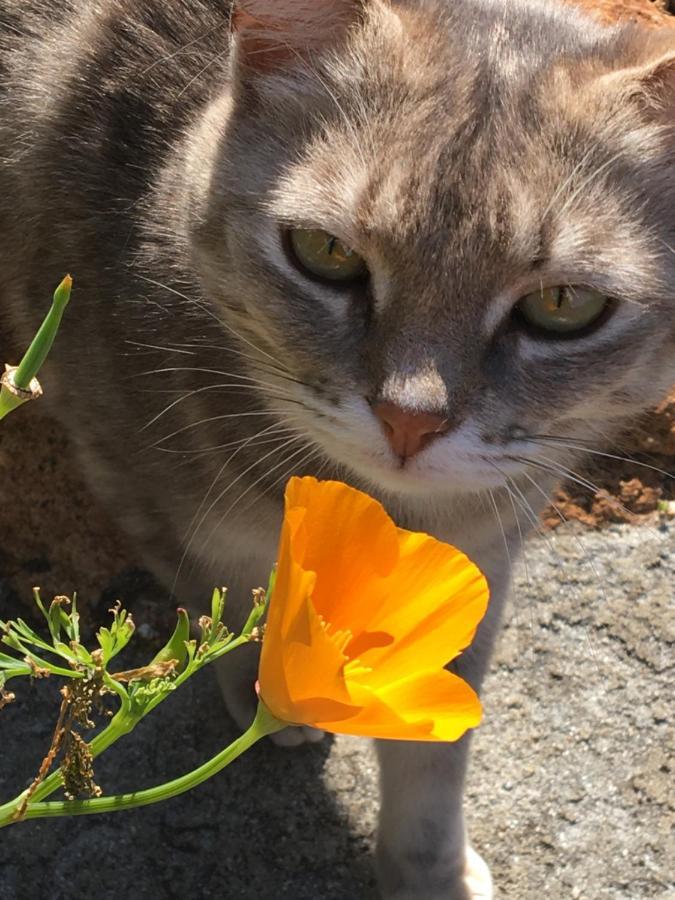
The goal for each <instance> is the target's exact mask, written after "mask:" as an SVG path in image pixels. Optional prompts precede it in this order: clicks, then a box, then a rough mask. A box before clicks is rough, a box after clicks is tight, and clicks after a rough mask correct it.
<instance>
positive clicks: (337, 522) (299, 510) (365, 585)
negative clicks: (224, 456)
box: [259, 478, 488, 741]
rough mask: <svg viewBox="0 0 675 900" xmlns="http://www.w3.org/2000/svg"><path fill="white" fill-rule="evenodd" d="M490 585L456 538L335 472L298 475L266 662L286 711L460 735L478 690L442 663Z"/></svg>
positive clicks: (319, 720)
mask: <svg viewBox="0 0 675 900" xmlns="http://www.w3.org/2000/svg"><path fill="white" fill-rule="evenodd" d="M487 602H488V587H487V583H486V581H485V578H484V577H483V575H482V574H481V572H480V571H479V569H478V568H476V566H475V565H474V564H473V563H472V562H470V560H468V559H467V557H466V556H464V554H463V553H460V551H459V550H456V549H455V548H454V547H450V546H449V545H448V544H443V543H441V542H440V541H437V540H435V538H432V537H430V536H429V535H426V534H420V533H416V532H412V531H404V530H403V529H402V528H397V527H396V525H394V523H393V522H392V520H391V519H390V518H389V516H388V515H387V514H386V512H385V511H384V509H383V508H382V506H381V505H380V504H379V503H377V502H376V501H375V500H373V499H372V498H371V497H368V496H367V495H366V494H363V493H361V492H360V491H357V490H355V489H354V488H350V487H348V486H347V485H345V484H341V483H340V482H336V481H324V482H319V481H317V480H316V479H315V478H293V479H291V481H290V482H289V484H288V487H287V488H286V514H285V517H284V523H283V527H282V531H281V539H280V543H279V558H278V570H277V574H276V583H275V585H274V589H273V592H272V597H271V600H270V607H269V612H268V617H267V627H266V631H265V639H264V641H263V648H262V658H261V662H260V683H259V689H260V697H261V700H262V701H263V703H264V704H265V706H266V707H267V708H268V709H269V710H270V712H271V713H272V714H273V715H274V716H275V717H276V718H277V719H281V720H282V721H284V722H289V723H293V724H304V725H315V726H317V727H318V728H323V729H325V730H327V731H335V732H339V733H343V734H358V735H366V736H369V737H380V738H394V739H397V740H417V741H425V740H426V741H454V740H457V738H459V737H461V735H462V734H464V732H465V731H466V730H467V729H468V728H473V727H474V726H476V725H478V723H479V721H480V715H481V708H480V702H479V700H478V697H477V696H476V694H475V693H474V691H473V690H472V689H471V688H470V687H469V685H468V684H466V682H464V681H462V679H461V678H458V677H457V676H456V675H453V674H451V673H450V672H447V671H446V670H445V669H444V668H443V666H444V665H445V664H446V663H447V662H449V661H450V660H451V659H454V658H455V657H456V656H458V655H459V653H460V652H461V651H462V650H463V649H464V648H465V647H466V646H467V645H468V644H469V643H470V642H471V640H472V638H473V635H474V633H475V631H476V627H477V625H478V623H479V621H480V620H481V618H482V617H483V615H484V614H485V610H486V609H487Z"/></svg>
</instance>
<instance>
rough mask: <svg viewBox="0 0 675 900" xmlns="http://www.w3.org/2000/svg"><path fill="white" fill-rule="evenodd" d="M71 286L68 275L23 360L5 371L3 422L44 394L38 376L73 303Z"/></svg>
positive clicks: (0, 405) (0, 404)
mask: <svg viewBox="0 0 675 900" xmlns="http://www.w3.org/2000/svg"><path fill="white" fill-rule="evenodd" d="M72 286H73V279H72V278H71V277H70V275H66V277H65V278H64V279H63V281H62V282H61V284H60V285H59V286H58V287H57V289H56V291H55V292H54V299H53V301H52V305H51V308H50V310H49V312H48V313H47V315H46V317H45V319H44V321H43V323H42V325H41V326H40V328H39V330H38V333H37V334H36V335H35V337H34V338H33V340H32V342H31V345H30V347H29V348H28V350H27V351H26V353H25V354H24V357H23V359H22V360H21V362H20V363H19V365H18V366H17V367H16V368H15V367H13V366H6V367H5V368H6V371H5V373H4V374H3V375H2V383H1V386H0V419H4V418H5V416H6V415H9V413H11V412H12V411H13V410H15V409H17V408H18V407H19V406H23V404H24V403H27V402H28V401H29V400H36V399H37V398H38V397H39V396H40V395H41V394H42V389H41V387H40V383H39V382H38V380H37V378H36V376H37V373H38V372H39V370H40V368H41V367H42V364H43V363H44V361H45V359H46V358H47V355H48V353H49V351H50V350H51V348H52V344H53V343H54V339H55V337H56V333H57V331H58V330H59V325H60V324H61V319H62V317H63V312H64V310H65V308H66V306H67V305H68V301H69V300H70V292H71V289H72Z"/></svg>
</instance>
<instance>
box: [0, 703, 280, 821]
mask: <svg viewBox="0 0 675 900" xmlns="http://www.w3.org/2000/svg"><path fill="white" fill-rule="evenodd" d="M111 725H112V723H111ZM285 727H286V723H284V722H280V721H279V720H278V719H276V718H274V716H273V715H272V714H271V713H270V712H269V710H268V709H267V708H266V707H265V706H264V705H263V704H262V703H259V704H258V711H257V713H256V717H255V719H254V721H253V724H252V725H251V727H250V728H249V729H248V731H246V732H245V733H244V734H242V735H241V736H240V737H239V738H237V740H235V741H233V743H231V744H230V745H229V747H226V748H225V749H224V750H221V751H220V753H217V754H216V755H215V756H214V757H212V759H210V760H208V762H205V763H204V764H203V765H201V766H200V767H199V768H198V769H195V770H194V771H192V772H188V774H187V775H182V776H181V777H180V778H175V779H174V780H173V781H169V782H167V783H166V784H161V785H158V786H157V787H153V788H148V789H147V790H144V791H135V792H134V793H132V794H120V795H118V796H115V797H97V798H95V799H93V800H65V801H59V802H50V803H41V802H31V803H30V804H29V806H28V809H27V810H26V814H25V816H24V818H25V819H39V818H45V817H55V816H85V815H92V814H94V813H104V812H119V811H120V810H127V809H134V808H136V807H139V806H149V805H150V804H152V803H158V802H160V801H161V800H169V799H170V798H171V797H177V796H178V795H179V794H183V793H185V792H186V791H189V790H191V789H192V788H194V787H197V785H199V784H201V783H202V782H203V781H206V780H207V779H208V778H211V777H212V776H213V775H216V774H217V773H218V772H220V770H221V769H224V768H225V766H227V765H229V764H230V763H231V762H232V761H233V760H235V759H237V757H238V756H241V754H242V753H244V752H245V751H246V750H248V749H249V747H252V746H253V744H255V743H256V742H257V741H259V740H260V739H261V738H263V737H265V736H266V735H268V734H274V732H275V731H280V730H281V729H282V728H285ZM106 730H107V729H106ZM103 736H104V732H102V733H101V734H100V735H99V736H98V738H97V739H95V740H94V741H92V745H91V748H92V753H93V752H94V745H95V743H96V741H97V740H98V739H100V738H102V737H103ZM108 746H109V743H108ZM103 749H105V747H99V748H97V750H98V752H99V753H101V752H102V750H103ZM55 776H58V773H55V775H54V776H50V778H54V777H55ZM49 780H50V779H47V780H46V781H45V783H44V784H43V785H42V791H41V793H42V796H46V793H45V789H46V788H47V782H48V781H49ZM56 787H58V784H57V785H56ZM53 789H54V788H52V789H51V790H49V793H51V791H52V790H53ZM8 805H9V804H8ZM15 805H16V801H13V803H12V806H13V807H14V808H15ZM4 809H5V807H0V827H2V826H3V825H5V824H10V822H9V821H7V820H6V818H5V820H4V821H3V818H2V813H3V811H4Z"/></svg>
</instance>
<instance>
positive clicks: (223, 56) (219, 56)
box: [173, 47, 230, 101]
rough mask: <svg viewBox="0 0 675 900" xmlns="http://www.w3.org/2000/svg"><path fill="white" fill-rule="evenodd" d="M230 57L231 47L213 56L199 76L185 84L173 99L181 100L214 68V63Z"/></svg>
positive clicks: (198, 73) (199, 72)
mask: <svg viewBox="0 0 675 900" xmlns="http://www.w3.org/2000/svg"><path fill="white" fill-rule="evenodd" d="M229 55H230V48H229V47H226V48H225V50H221V52H220V53H216V54H215V56H212V57H211V59H210V60H209V61H208V62H207V63H206V65H205V66H203V67H202V68H201V69H200V70H199V71H198V72H197V74H196V75H194V76H193V77H192V78H191V79H190V80H189V81H188V82H187V84H184V85H183V87H182V88H181V90H180V91H178V93H177V94H175V96H174V98H173V99H174V101H178V100H180V98H181V97H182V96H183V94H185V93H187V91H189V89H190V88H191V87H192V85H193V84H194V83H195V81H199V79H200V78H201V77H202V75H203V74H204V73H205V72H208V70H209V69H210V68H211V66H212V65H213V64H214V63H217V62H218V60H221V59H226V58H227V57H229Z"/></svg>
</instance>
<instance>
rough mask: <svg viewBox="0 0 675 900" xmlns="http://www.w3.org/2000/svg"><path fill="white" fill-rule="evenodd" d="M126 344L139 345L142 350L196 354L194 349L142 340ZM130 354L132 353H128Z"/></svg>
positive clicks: (126, 342) (187, 354)
mask: <svg viewBox="0 0 675 900" xmlns="http://www.w3.org/2000/svg"><path fill="white" fill-rule="evenodd" d="M124 343H125V344H130V345H131V346H132V347H139V348H140V349H142V350H160V351H162V352H163V353H182V354H184V355H185V356H194V355H195V354H194V352H193V351H192V350H181V349H179V348H178V347H160V346H159V345H157V344H144V343H143V342H142V341H129V340H127V341H125V342H124ZM127 355H130V354H127Z"/></svg>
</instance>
